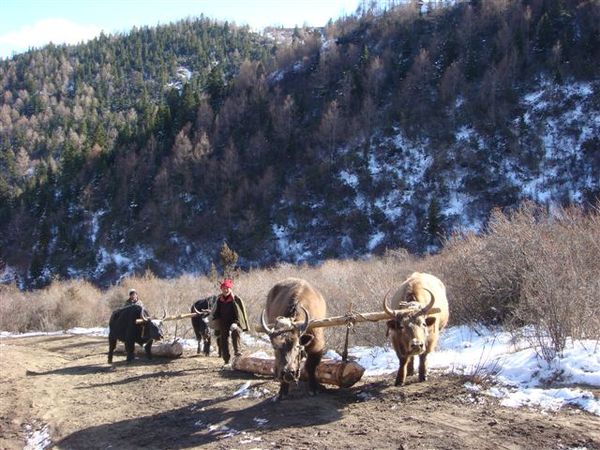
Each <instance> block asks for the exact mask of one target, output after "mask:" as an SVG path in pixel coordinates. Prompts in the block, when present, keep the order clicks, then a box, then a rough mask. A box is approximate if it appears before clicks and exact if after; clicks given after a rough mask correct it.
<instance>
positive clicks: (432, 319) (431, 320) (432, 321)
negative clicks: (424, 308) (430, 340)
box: [425, 316, 436, 327]
mask: <svg viewBox="0 0 600 450" xmlns="http://www.w3.org/2000/svg"><path fill="white" fill-rule="evenodd" d="M435 320H436V319H435V317H431V316H429V317H426V318H425V325H427V326H428V327H430V326H432V325H434V324H435Z"/></svg>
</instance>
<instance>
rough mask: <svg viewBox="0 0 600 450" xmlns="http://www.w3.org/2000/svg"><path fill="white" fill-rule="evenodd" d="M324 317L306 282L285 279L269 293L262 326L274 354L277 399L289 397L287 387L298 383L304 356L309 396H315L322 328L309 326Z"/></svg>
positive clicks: (319, 300) (320, 303)
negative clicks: (304, 356) (278, 383)
mask: <svg viewBox="0 0 600 450" xmlns="http://www.w3.org/2000/svg"><path fill="white" fill-rule="evenodd" d="M326 314H327V305H326V304H325V299H324V298H323V296H322V295H321V294H320V293H319V291H317V290H316V289H315V288H313V287H312V286H311V285H310V284H309V283H308V282H307V281H305V280H302V279H298V278H287V279H285V280H283V281H280V282H279V283H277V284H276V285H275V286H273V287H272V288H271V290H270V291H269V294H268V295H267V304H266V307H265V309H264V310H263V312H262V315H261V323H262V326H263V328H264V329H265V331H266V332H267V333H268V335H269V338H270V339H271V344H272V345H273V350H274V353H275V377H276V378H277V379H278V380H279V381H280V382H281V384H280V388H279V399H282V398H284V397H285V396H286V395H287V394H288V391H289V386H290V383H292V382H296V383H297V382H298V379H299V377H300V371H301V370H302V365H301V361H302V357H303V354H304V353H305V354H306V362H305V364H304V369H305V370H306V373H307V375H308V386H309V394H311V395H314V394H315V393H316V392H317V390H318V388H319V383H318V382H317V378H316V375H315V370H316V368H317V366H318V365H319V362H321V357H322V356H323V350H324V348H325V337H324V333H323V329H322V328H316V329H314V330H313V329H310V328H309V324H310V321H311V320H314V319H323V318H325V316H326ZM269 324H273V325H269Z"/></svg>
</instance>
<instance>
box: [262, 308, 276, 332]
mask: <svg viewBox="0 0 600 450" xmlns="http://www.w3.org/2000/svg"><path fill="white" fill-rule="evenodd" d="M266 312H267V311H266V310H265V309H263V310H262V314H261V315H260V324H261V325H262V327H263V328H264V329H265V331H266V332H267V334H268V335H269V336H270V335H271V334H273V331H274V330H273V329H272V328H269V325H267V321H266V319H265V313H266Z"/></svg>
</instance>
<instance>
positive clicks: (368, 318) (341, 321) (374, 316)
mask: <svg viewBox="0 0 600 450" xmlns="http://www.w3.org/2000/svg"><path fill="white" fill-rule="evenodd" d="M389 318H390V316H389V315H388V314H387V313H386V312H385V311H381V312H370V313H354V312H353V313H348V314H346V315H343V316H336V317H327V318H325V319H316V320H311V321H310V323H309V324H308V328H309V329H311V328H323V327H336V326H339V325H346V324H348V322H351V323H358V322H379V321H380V320H387V319H389ZM254 330H255V331H257V332H260V333H265V332H266V330H265V329H264V328H263V327H262V325H257V326H256V327H255V328H254Z"/></svg>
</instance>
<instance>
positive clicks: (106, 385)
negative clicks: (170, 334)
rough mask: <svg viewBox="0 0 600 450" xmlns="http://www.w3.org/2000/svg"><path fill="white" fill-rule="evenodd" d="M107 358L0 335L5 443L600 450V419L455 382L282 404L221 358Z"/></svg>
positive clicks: (371, 388)
mask: <svg viewBox="0 0 600 450" xmlns="http://www.w3.org/2000/svg"><path fill="white" fill-rule="evenodd" d="M106 351H107V342H106V339H104V338H96V337H90V336H70V335H64V336H43V337H29V338H10V339H2V340H0V448H2V449H23V448H24V446H25V445H26V442H27V438H28V436H30V435H31V433H32V431H35V430H40V429H43V427H47V428H46V429H47V430H48V434H49V436H50V439H51V446H52V447H54V448H61V449H107V448H112V449H130V448H149V449H188V448H209V449H233V448H240V449H241V448H244V449H259V448H260V449H267V448H283V449H309V448H310V449H315V448H317V449H321V448H323V449H327V448H353V449H388V448H396V449H405V450H408V449H419V448H420V449H494V450H496V449H531V448H536V449H574V448H586V449H588V450H591V449H600V419H599V418H598V417H597V416H593V415H590V414H587V413H584V412H581V411H578V410H575V409H565V410H561V411H560V412H558V413H548V412H542V411H536V410H530V409H513V408H506V407H502V406H500V405H498V403H497V401H496V400H495V399H493V398H490V397H488V396H485V395H481V394H477V393H473V392H468V391H467V390H465V388H464V387H463V385H464V379H461V378H459V377H453V376H448V375H439V374H436V373H433V374H432V376H431V377H430V379H429V380H428V381H427V382H424V383H416V382H414V379H410V380H409V384H407V385H406V386H405V387H402V388H396V387H394V386H393V377H392V376H391V375H390V376H386V377H379V378H367V379H363V380H361V381H360V382H359V383H357V384H356V385H355V386H353V387H352V388H348V389H338V388H335V387H330V388H328V389H327V390H326V391H324V392H323V393H321V394H320V395H318V396H316V397H308V396H307V395H306V394H305V391H304V386H303V385H300V386H298V387H297V388H294V389H292V391H291V395H290V398H289V399H287V400H285V401H283V402H274V401H273V397H274V395H275V394H276V392H277V390H278V384H277V383H276V382H274V381H272V380H270V379H268V378H263V377H255V376H253V375H249V374H244V373H239V372H234V371H231V370H229V371H224V370H221V365H222V363H221V361H220V360H219V359H218V358H217V357H210V358H206V357H202V356H196V355H195V354H192V353H189V354H184V355H183V357H181V358H178V359H173V360H168V359H160V358H155V359H154V360H152V361H147V360H145V359H144V358H140V359H136V361H135V362H134V363H133V364H130V365H127V364H125V361H124V356H123V355H117V356H115V361H116V363H115V364H114V365H113V366H110V365H108V364H107V363H106ZM246 384H249V387H248V389H247V390H245V391H244V392H245V396H240V395H234V394H235V393H236V391H238V390H240V388H242V387H243V386H244V385H246Z"/></svg>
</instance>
